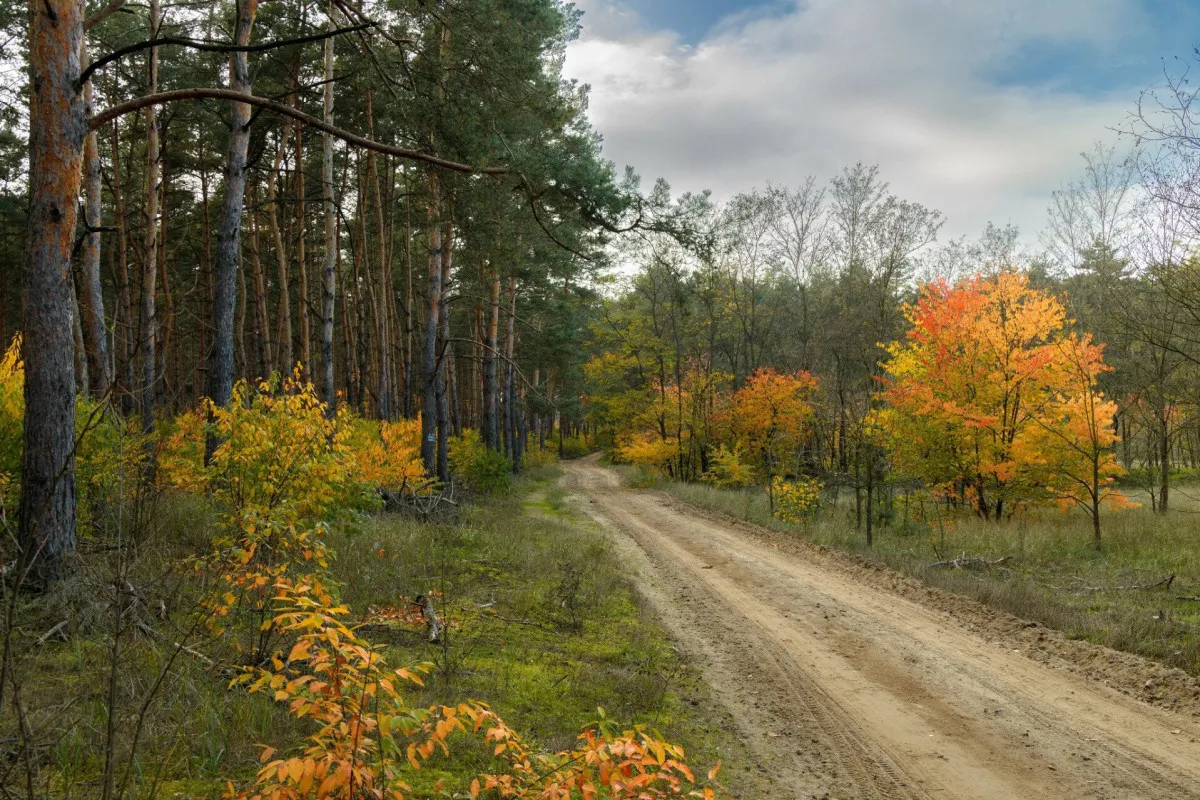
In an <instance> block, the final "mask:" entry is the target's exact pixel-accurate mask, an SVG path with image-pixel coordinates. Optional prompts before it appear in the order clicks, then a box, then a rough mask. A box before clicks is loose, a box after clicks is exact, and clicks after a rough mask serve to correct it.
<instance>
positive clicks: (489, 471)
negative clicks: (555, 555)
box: [450, 430, 512, 494]
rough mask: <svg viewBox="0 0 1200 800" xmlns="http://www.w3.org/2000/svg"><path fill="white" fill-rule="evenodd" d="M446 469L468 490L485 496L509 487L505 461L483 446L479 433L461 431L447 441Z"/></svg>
mask: <svg viewBox="0 0 1200 800" xmlns="http://www.w3.org/2000/svg"><path fill="white" fill-rule="evenodd" d="M450 469H451V470H452V471H453V472H454V474H455V475H456V476H458V477H460V478H462V480H463V481H465V482H466V483H467V485H468V486H470V487H471V488H472V489H474V490H475V491H478V492H483V493H485V494H489V493H494V492H506V491H508V490H509V488H510V487H511V486H512V471H511V470H510V469H509V462H508V458H506V457H505V455H504V454H503V453H501V452H499V451H496V450H489V449H488V448H487V447H486V446H484V444H483V438H482V437H481V436H480V435H479V431H476V430H465V431H463V435H462V436H457V437H454V438H452V439H451V440H450Z"/></svg>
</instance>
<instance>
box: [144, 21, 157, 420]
mask: <svg viewBox="0 0 1200 800" xmlns="http://www.w3.org/2000/svg"><path fill="white" fill-rule="evenodd" d="M161 25H162V12H161V10H160V7H159V0H150V38H151V39H157V38H158V30H159V27H160V26H161ZM149 61H150V77H149V81H148V83H147V93H149V94H155V93H156V92H157V91H158V48H157V47H152V48H150V58H149ZM158 157H159V141H158V112H157V111H156V110H155V108H154V106H147V107H146V229H145V234H146V235H145V241H144V242H143V252H142V329H141V354H142V358H141V361H142V397H141V412H142V433H146V434H148V433H152V432H153V431H154V392H155V388H156V385H157V384H156V381H155V374H154V373H155V364H156V363H157V359H156V358H155V355H156V352H155V350H156V343H157V341H158V330H157V328H158V318H157V310H156V299H157V298H156V296H157V294H158V193H159V160H158Z"/></svg>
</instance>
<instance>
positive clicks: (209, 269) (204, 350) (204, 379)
mask: <svg viewBox="0 0 1200 800" xmlns="http://www.w3.org/2000/svg"><path fill="white" fill-rule="evenodd" d="M211 205H212V204H211V203H210V202H209V192H208V170H206V169H202V170H200V208H201V210H202V212H203V214H204V241H203V245H204V251H203V253H202V255H201V261H200V303H201V307H200V318H199V320H198V321H197V322H198V324H197V325H196V328H197V330H196V333H197V336H196V374H195V376H194V377H193V379H192V400H193V402H195V403H199V402H200V397H201V396H202V395H203V394H204V392H207V391H208V364H209V361H210V360H211V359H212V343H211V341H210V339H211V336H212V317H213V256H212V211H211Z"/></svg>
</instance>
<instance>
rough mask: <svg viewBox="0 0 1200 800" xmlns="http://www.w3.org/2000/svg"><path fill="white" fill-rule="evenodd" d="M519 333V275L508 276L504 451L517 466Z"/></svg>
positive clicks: (505, 339)
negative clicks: (516, 360)
mask: <svg viewBox="0 0 1200 800" xmlns="http://www.w3.org/2000/svg"><path fill="white" fill-rule="evenodd" d="M516 333H517V276H516V275H510V276H508V330H507V331H505V336H504V452H506V453H508V455H509V457H510V458H512V459H513V465H514V466H516V450H517V446H516V421H517V418H516V408H515V406H516V403H515V402H514V400H515V389H516V380H515V378H516V375H515V371H514V369H513V355H514V354H515V353H516Z"/></svg>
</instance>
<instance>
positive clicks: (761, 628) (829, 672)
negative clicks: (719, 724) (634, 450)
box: [566, 459, 1200, 800]
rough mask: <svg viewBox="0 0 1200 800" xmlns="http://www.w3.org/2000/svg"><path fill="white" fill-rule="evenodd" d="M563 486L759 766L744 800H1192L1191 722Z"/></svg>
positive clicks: (665, 519)
mask: <svg viewBox="0 0 1200 800" xmlns="http://www.w3.org/2000/svg"><path fill="white" fill-rule="evenodd" d="M566 481H567V483H568V486H569V487H571V488H572V489H573V490H574V491H575V492H577V493H578V495H579V503H580V506H581V508H582V509H583V511H585V512H586V513H587V514H588V515H589V516H590V517H591V518H592V519H594V520H595V521H596V522H597V523H599V524H600V525H601V526H603V527H605V528H606V529H607V530H609V531H610V532H612V533H613V539H614V542H615V543H616V546H617V548H618V550H619V552H620V553H621V556H622V557H623V558H624V559H626V560H627V561H628V562H629V564H630V566H631V567H632V568H633V569H634V570H635V571H636V572H637V573H638V574H639V584H640V585H641V586H642V588H643V591H644V594H646V596H647V598H648V600H649V601H650V603H651V604H652V605H653V606H654V607H655V610H656V611H657V612H658V614H659V615H660V616H661V617H662V618H663V620H664V621H665V623H666V624H667V626H668V628H669V629H670V630H671V631H672V633H673V635H674V636H675V637H676V639H677V640H678V641H679V642H680V643H681V644H682V645H683V646H684V647H686V648H688V649H689V650H690V651H691V652H692V653H693V654H694V655H695V656H696V657H697V659H698V661H699V663H700V665H701V668H702V670H703V671H704V675H705V678H706V681H707V683H708V684H709V685H710V686H711V687H712V689H713V693H714V696H715V697H716V698H717V699H718V700H719V701H720V702H721V703H722V704H723V705H725V706H726V707H727V709H728V710H729V711H730V712H731V713H732V715H733V717H734V719H735V720H736V721H737V724H738V726H739V728H740V731H739V732H740V734H741V735H742V736H743V737H744V738H746V739H747V740H748V741H749V742H750V744H751V750H752V751H753V752H755V753H758V754H760V755H761V759H762V761H761V763H760V764H759V765H758V769H759V771H760V772H761V773H762V775H761V785H762V787H763V788H762V789H761V791H762V794H761V796H762V797H816V798H821V797H829V798H880V799H881V800H886V799H890V798H1054V797H1071V798H1095V799H1096V800H1125V799H1126V798H1200V744H1197V739H1200V725H1198V724H1197V721H1196V719H1195V718H1194V717H1192V716H1190V715H1186V714H1182V713H1175V712H1171V711H1169V710H1166V709H1160V708H1154V707H1151V706H1149V705H1146V704H1145V703H1142V702H1140V701H1138V700H1137V699H1135V698H1133V697H1130V696H1128V695H1126V694H1122V693H1120V692H1117V691H1116V690H1115V689H1112V688H1110V687H1108V686H1105V685H1103V684H1101V683H1098V682H1097V681H1094V680H1089V679H1087V678H1086V677H1084V676H1082V675H1079V674H1072V673H1070V672H1067V671H1064V670H1061V669H1053V668H1051V667H1049V666H1047V665H1045V664H1042V663H1039V662H1037V661H1034V660H1032V659H1030V658H1028V657H1026V656H1025V655H1024V654H1023V652H1022V650H1021V648H1022V647H1023V646H1024V645H1023V644H1022V642H1024V641H1025V640H1024V639H1013V640H1005V639H1003V638H1001V639H1000V640H999V641H997V637H994V636H986V635H984V634H983V633H981V632H979V631H978V630H975V629H973V628H974V627H975V626H973V625H969V624H967V623H966V622H965V621H964V620H962V619H959V618H957V617H955V616H952V615H951V614H950V613H947V612H946V611H944V610H941V609H938V608H936V607H934V606H932V605H927V604H922V603H920V602H914V600H913V599H911V598H906V597H903V596H901V595H900V594H898V593H894V592H891V591H889V590H888V589H887V588H886V587H881V586H878V585H871V584H870V583H869V582H864V581H861V580H856V579H855V576H854V575H853V574H852V572H850V571H848V570H845V569H838V568H835V567H833V566H831V565H830V564H827V563H822V561H821V560H820V559H814V558H806V557H805V554H804V553H803V552H802V551H798V550H793V549H790V548H785V549H779V548H778V547H777V546H773V545H772V544H771V543H770V541H768V540H764V539H761V538H758V537H755V536H752V535H748V534H747V532H746V531H745V530H743V529H739V528H740V527H741V526H737V525H732V524H729V523H726V522H724V521H722V520H720V519H717V518H714V517H712V516H711V515H704V514H701V513H698V512H695V511H692V510H689V509H687V508H686V507H682V506H680V505H678V504H675V503H673V502H671V501H670V500H669V499H668V498H666V497H665V496H663V495H661V494H658V493H654V492H634V491H629V490H625V489H622V488H621V487H620V485H619V481H618V479H617V476H616V474H615V473H613V472H611V471H610V470H606V469H604V468H603V467H600V466H598V465H597V464H596V463H595V460H594V459H584V460H581V461H576V462H572V463H570V464H568V465H567V476H566ZM766 787H772V788H770V789H768V788H766ZM778 792H784V794H779V793H778Z"/></svg>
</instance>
